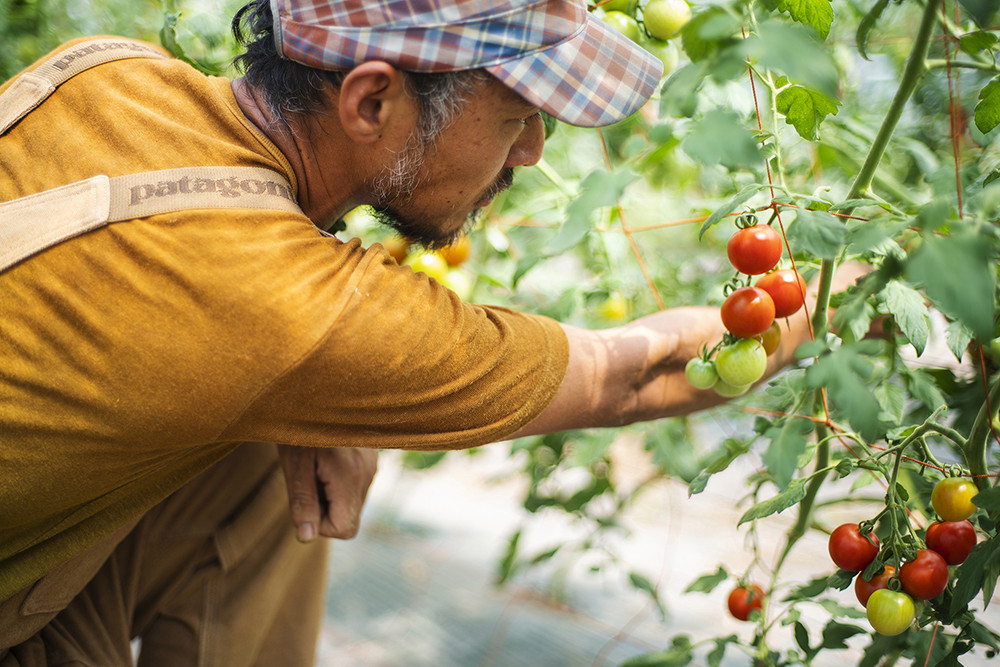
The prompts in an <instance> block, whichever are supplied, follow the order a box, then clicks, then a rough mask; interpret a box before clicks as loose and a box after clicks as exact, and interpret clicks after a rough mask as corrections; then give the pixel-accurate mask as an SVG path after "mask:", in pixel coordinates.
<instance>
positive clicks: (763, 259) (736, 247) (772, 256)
mask: <svg viewBox="0 0 1000 667" xmlns="http://www.w3.org/2000/svg"><path fill="white" fill-rule="evenodd" d="M726 254H727V255H729V262H730V263H731V264H732V265H733V266H734V267H735V268H736V270H737V271H739V272H740V273H746V274H749V275H751V276H756V275H758V274H761V273H767V272H768V271H770V270H771V269H773V268H774V267H775V266H777V264H778V260H779V259H781V236H780V235H779V234H778V232H776V231H774V227H770V226H768V225H754V226H753V227H746V228H745V229H740V230H737V231H736V233H735V234H733V235H732V236H730V237H729V243H727V244H726Z"/></svg>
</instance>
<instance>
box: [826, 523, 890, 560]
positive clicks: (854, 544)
mask: <svg viewBox="0 0 1000 667" xmlns="http://www.w3.org/2000/svg"><path fill="white" fill-rule="evenodd" d="M870 537H871V538H872V540H873V541H874V544H872V543H871V542H869V541H868V539H867V538H866V537H865V536H864V535H862V534H861V532H860V531H859V530H858V524H856V523H845V524H842V525H840V526H837V528H836V529H835V530H834V531H833V532H832V533H831V534H830V541H829V542H828V543H827V548H828V549H829V551H830V558H832V559H833V562H834V563H836V564H837V567H839V568H840V569H842V570H847V571H848V572H861V571H862V570H863V569H865V568H866V567H868V564H869V563H871V562H872V561H873V560H875V556H877V555H878V547H879V541H878V537H877V536H876V535H875V533H871V535H870Z"/></svg>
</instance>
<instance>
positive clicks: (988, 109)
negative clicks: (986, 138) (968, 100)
mask: <svg viewBox="0 0 1000 667" xmlns="http://www.w3.org/2000/svg"><path fill="white" fill-rule="evenodd" d="M975 118H976V127H978V128H979V131H980V132H982V133H983V134H986V133H987V132H989V131H990V130H992V129H993V128H994V127H996V126H997V125H1000V78H996V79H993V80H992V81H990V82H989V83H988V84H986V86H984V87H983V89H982V90H981V91H979V103H978V104H976V116H975Z"/></svg>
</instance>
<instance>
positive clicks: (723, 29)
mask: <svg viewBox="0 0 1000 667" xmlns="http://www.w3.org/2000/svg"><path fill="white" fill-rule="evenodd" d="M739 30H740V24H739V21H738V20H737V19H736V17H735V16H733V15H732V14H730V13H729V12H727V11H726V10H724V9H723V8H722V7H706V8H705V9H704V10H703V11H700V12H698V13H696V14H695V15H694V16H692V17H691V20H690V21H688V23H687V25H685V26H684V30H683V32H682V33H681V45H682V46H683V48H684V53H686V54H687V56H688V58H690V59H691V62H699V61H704V60H706V59H708V58H709V57H710V56H711V55H712V54H714V53H717V52H718V51H719V50H720V49H722V48H725V47H726V46H728V45H730V44H732V43H733V42H735V40H734V38H733V35H735V34H738V33H739Z"/></svg>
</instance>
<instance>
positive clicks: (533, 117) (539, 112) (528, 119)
mask: <svg viewBox="0 0 1000 667" xmlns="http://www.w3.org/2000/svg"><path fill="white" fill-rule="evenodd" d="M541 117H542V112H541V111H536V112H535V113H533V114H531V115H530V116H528V117H526V118H522V119H521V124H522V125H527V124H528V121H531V120H534V119H535V118H541Z"/></svg>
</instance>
